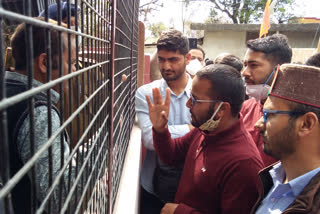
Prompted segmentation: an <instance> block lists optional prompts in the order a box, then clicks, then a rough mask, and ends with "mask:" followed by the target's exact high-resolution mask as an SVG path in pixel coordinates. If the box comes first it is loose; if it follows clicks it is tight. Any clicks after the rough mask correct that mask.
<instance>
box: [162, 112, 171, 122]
mask: <svg viewBox="0 0 320 214" xmlns="http://www.w3.org/2000/svg"><path fill="white" fill-rule="evenodd" d="M161 117H162V118H163V119H164V121H166V123H167V122H168V119H169V118H168V115H167V114H166V112H165V111H162V112H161Z"/></svg>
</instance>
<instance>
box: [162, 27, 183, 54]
mask: <svg viewBox="0 0 320 214" xmlns="http://www.w3.org/2000/svg"><path fill="white" fill-rule="evenodd" d="M157 49H158V51H159V50H166V51H174V52H176V51H179V53H180V54H182V55H186V54H187V53H188V52H189V41H188V38H187V37H186V36H184V35H183V34H182V33H181V32H180V31H178V30H174V29H170V30H168V31H165V32H163V33H162V34H161V35H160V37H159V39H158V41H157Z"/></svg>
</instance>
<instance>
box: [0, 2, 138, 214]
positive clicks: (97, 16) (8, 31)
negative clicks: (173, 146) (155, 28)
mask: <svg viewBox="0 0 320 214" xmlns="http://www.w3.org/2000/svg"><path fill="white" fill-rule="evenodd" d="M52 2H55V3H57V5H58V11H60V12H58V20H57V21H58V23H57V24H55V23H52V22H51V21H50V20H48V16H49V15H48V7H49V5H50V4H51V3H52ZM73 3H74V5H75V8H79V10H78V15H77V16H75V22H76V24H75V26H72V23H71V21H70V20H71V19H70V18H71V6H72V4H71V3H70V2H69V1H67V3H66V7H67V17H68V19H67V22H66V24H63V23H62V22H61V21H62V18H61V17H62V13H61V10H62V9H63V8H62V6H60V5H62V1H60V0H56V1H55V0H2V1H0V25H1V26H0V56H1V57H0V66H1V73H0V140H1V143H0V170H1V171H0V173H1V176H0V213H5V214H7V213H10V214H11V213H15V210H16V208H15V206H14V204H15V202H16V201H15V199H16V198H15V197H14V191H15V189H16V188H17V186H18V185H19V184H20V183H22V181H23V180H25V179H26V180H27V181H28V182H29V185H27V186H25V190H26V191H25V193H26V194H29V195H28V196H29V197H27V199H28V200H26V201H28V204H27V205H26V206H27V207H28V206H29V208H30V210H25V212H24V213H112V210H113V206H114V202H115V198H116V195H117V191H118V187H119V182H120V177H121V172H122V168H123V163H124V158H125V155H126V150H127V146H128V143H129V139H130V131H131V129H132V126H133V122H134V118H135V112H134V94H135V91H136V88H137V55H138V53H137V50H138V7H139V1H137V0H74V2H73ZM9 4H10V6H8V5H9ZM35 8H36V9H35ZM37 10H39V11H41V10H45V15H44V18H43V19H36V18H34V17H33V16H35V15H38V14H35V11H37ZM20 23H25V31H24V32H25V38H26V39H25V41H24V44H25V46H26V48H25V49H24V50H23V51H25V54H26V60H25V61H26V69H25V73H23V74H24V75H25V76H26V83H25V84H26V90H23V91H21V92H19V93H17V94H15V95H12V96H7V91H9V87H8V84H7V78H8V76H9V72H7V71H6V70H11V71H13V70H14V63H13V64H10V63H11V59H12V57H11V55H10V53H11V52H10V47H9V46H10V44H9V42H8V38H9V36H10V35H12V33H13V31H14V29H15V27H16V26H17V25H18V24H20ZM38 28H42V29H45V31H44V32H45V34H44V35H45V36H44V38H43V41H44V42H45V47H46V48H45V54H46V58H45V59H46V64H45V65H46V66H47V67H46V70H45V74H46V81H44V82H42V83H43V84H39V85H35V84H34V82H35V81H34V80H33V78H35V76H37V73H36V74H35V66H36V65H35V61H34V60H33V56H34V52H35V50H33V47H34V45H37V43H41V41H39V40H34V39H33V37H35V36H37V35H35V34H33V30H35V29H38ZM56 34H57V35H58V40H57V41H58V43H57V44H56V46H53V45H52V44H54V43H53V41H54V36H53V35H56ZM65 38H67V39H66V40H64V39H65ZM73 40H75V43H74V44H77V45H76V46H75V60H74V61H73V54H72V51H71V50H73V49H72V48H74V47H73V46H72V44H73V43H72V41H73ZM54 49H56V50H58V54H57V55H56V58H54V57H53V56H52V55H54V54H53V50H54ZM55 61H57V62H58V65H57V66H58V68H54V67H53V66H52V65H53V64H54V63H55ZM65 62H67V65H66V67H65V66H64V65H65ZM73 63H74V66H75V69H74V70H72V66H73ZM11 73H13V72H11ZM54 73H59V76H58V77H56V78H53V76H54ZM40 82H41V81H40ZM54 90H55V91H57V92H58V94H59V96H58V97H59V98H58V103H57V105H55V101H54V100H55V95H54V92H52V91H54ZM40 95H41V96H44V97H46V98H45V102H42V103H41V104H39V103H40V101H39V98H38V97H39V96H40ZM41 101H42V100H41ZM21 104H23V106H24V107H23V108H22V109H19V108H18V107H17V106H19V105H20V106H21ZM12 109H14V110H16V109H19V110H21V111H22V112H23V113H24V115H25V116H24V117H20V116H18V118H19V122H17V124H19V126H18V125H17V124H16V125H17V126H16V127H19V128H21V127H23V128H25V130H24V131H26V133H27V134H25V133H24V132H20V131H19V132H17V133H18V134H16V135H15V134H13V136H15V137H16V138H14V142H15V146H14V147H12V145H11V144H10V143H11V141H13V140H12V139H13V138H11V137H10V136H11V132H13V131H12V130H10V127H9V124H11V121H12V120H10V119H11V115H12V114H11V113H12ZM40 109H41V110H40ZM41 111H42V113H43V112H44V113H43V114H42V116H44V118H45V119H43V117H42V116H41V117H40V116H39V112H41ZM57 115H58V116H57ZM20 120H21V121H22V122H21V121H20ZM56 121H58V122H59V125H58V127H55V125H54V123H55V122H56ZM15 122H16V121H13V123H14V124H15ZM21 129H22V128H21ZM19 130H20V129H19ZM20 134H21V135H20ZM22 134H25V135H22ZM20 138H23V139H24V140H21V139H20ZM17 139H20V141H19V143H17V142H18V140H17ZM39 139H42V140H39ZM43 139H45V140H43ZM12 148H15V149H17V148H18V149H17V151H18V152H16V153H14V154H12ZM25 148H27V150H28V153H27V155H24V153H23V152H24V149H25ZM21 154H22V155H21ZM19 155H21V156H22V157H20V156H19ZM12 160H18V162H21V163H22V165H21V167H20V168H18V170H17V171H14V170H12V167H13V165H14V164H13V163H12ZM13 171H14V172H13ZM44 172H45V173H44ZM20 199H21V198H20ZM19 203H21V204H22V203H23V201H18V203H17V204H19Z"/></svg>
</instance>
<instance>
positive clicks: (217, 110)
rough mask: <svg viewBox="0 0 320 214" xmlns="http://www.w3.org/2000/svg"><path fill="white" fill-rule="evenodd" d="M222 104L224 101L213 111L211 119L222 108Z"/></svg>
mask: <svg viewBox="0 0 320 214" xmlns="http://www.w3.org/2000/svg"><path fill="white" fill-rule="evenodd" d="M222 104H223V102H221V103H220V104H219V105H218V108H217V109H216V111H215V112H214V113H213V115H212V116H211V118H210V120H213V118H214V117H215V116H216V114H217V113H218V111H219V110H220V108H221V106H222Z"/></svg>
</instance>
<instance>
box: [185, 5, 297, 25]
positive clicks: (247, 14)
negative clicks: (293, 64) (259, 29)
mask: <svg viewBox="0 0 320 214" xmlns="http://www.w3.org/2000/svg"><path fill="white" fill-rule="evenodd" d="M190 1H193V2H195V1H203V0H185V2H186V3H189V2H190ZM207 1H210V2H212V11H214V12H211V13H210V15H209V20H208V22H214V23H215V22H217V19H219V17H218V16H219V14H224V15H226V16H227V17H228V18H229V19H231V21H232V22H233V23H235V24H247V23H260V22H261V20H262V17H263V12H264V8H265V6H266V2H267V0H207ZM294 3H295V0H278V1H277V3H276V5H275V7H274V14H273V15H274V17H275V20H277V22H278V23H284V22H288V20H289V19H290V18H292V17H293V14H292V12H291V11H293V5H294ZM220 16H221V15H220Z"/></svg>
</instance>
